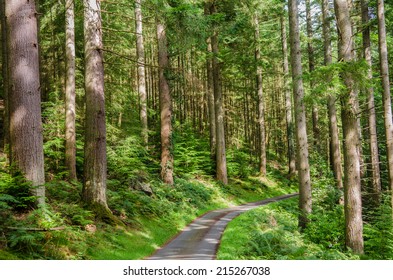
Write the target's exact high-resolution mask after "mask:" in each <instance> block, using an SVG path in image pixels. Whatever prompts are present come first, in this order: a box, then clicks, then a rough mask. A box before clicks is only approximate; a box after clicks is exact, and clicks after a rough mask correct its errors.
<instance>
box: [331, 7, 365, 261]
mask: <svg viewBox="0 0 393 280" xmlns="http://www.w3.org/2000/svg"><path fill="white" fill-rule="evenodd" d="M334 7H335V13H336V18H337V26H338V31H339V57H340V60H341V61H342V63H351V62H353V61H354V59H355V58H354V54H353V41H352V40H353V34H352V25H351V20H350V14H349V7H348V3H347V0H335V1H334ZM341 77H342V79H343V82H344V85H345V87H346V90H345V92H344V93H343V94H341V104H342V109H341V114H342V115H341V117H342V124H343V132H344V172H345V177H344V208H345V236H346V245H347V246H348V247H349V248H351V249H352V250H353V252H355V253H357V254H362V253H363V221H362V199H361V185H360V153H359V145H360V141H359V131H358V129H359V126H358V122H357V116H358V106H357V104H358V96H357V91H356V90H355V80H354V78H353V77H352V74H351V73H350V72H349V71H343V72H342V73H341Z"/></svg>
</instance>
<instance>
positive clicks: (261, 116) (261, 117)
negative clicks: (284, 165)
mask: <svg viewBox="0 0 393 280" xmlns="http://www.w3.org/2000/svg"><path fill="white" fill-rule="evenodd" d="M254 28H255V63H256V70H257V73H256V76H257V94H258V126H259V137H260V138H261V143H260V158H259V173H260V174H261V176H265V175H266V140H265V135H266V133H265V105H264V101H263V87H262V66H261V65H260V60H261V47H260V45H259V40H260V38H259V37H260V35H259V21H258V15H257V14H255V15H254Z"/></svg>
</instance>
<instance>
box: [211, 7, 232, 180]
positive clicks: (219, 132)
mask: <svg viewBox="0 0 393 280" xmlns="http://www.w3.org/2000/svg"><path fill="white" fill-rule="evenodd" d="M216 12H217V7H216V3H215V2H213V3H211V6H210V14H212V15H214V14H216ZM211 41H212V51H213V90H214V102H215V113H216V176H217V180H219V181H220V182H222V183H223V184H225V185H226V184H228V175H227V160H226V147H225V126H224V107H223V100H222V88H221V74H220V62H219V60H218V55H219V48H218V28H217V26H214V27H213V36H212V37H211Z"/></svg>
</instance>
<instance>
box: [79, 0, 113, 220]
mask: <svg viewBox="0 0 393 280" xmlns="http://www.w3.org/2000/svg"><path fill="white" fill-rule="evenodd" d="M84 36H85V38H84V41H85V91H86V115H85V147H84V149H85V157H84V184H83V192H82V198H83V200H84V202H85V203H86V204H88V205H89V206H90V207H92V208H94V207H98V208H101V209H104V210H105V209H107V207H108V206H107V202H106V172H107V160H106V124H105V96H104V64H103V53H102V49H103V45H102V29H101V8H100V2H99V1H97V0H84ZM97 210H98V209H97ZM96 214H97V213H96ZM98 214H100V213H98Z"/></svg>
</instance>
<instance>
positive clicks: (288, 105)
mask: <svg viewBox="0 0 393 280" xmlns="http://www.w3.org/2000/svg"><path fill="white" fill-rule="evenodd" d="M281 36H282V37H281V38H282V50H283V70H284V83H285V85H284V90H285V119H286V127H287V145H288V174H289V176H292V175H293V174H295V173H296V159H295V144H294V136H293V133H294V124H293V118H292V97H291V90H290V86H289V63H288V44H287V31H286V27H285V20H284V16H281Z"/></svg>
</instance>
